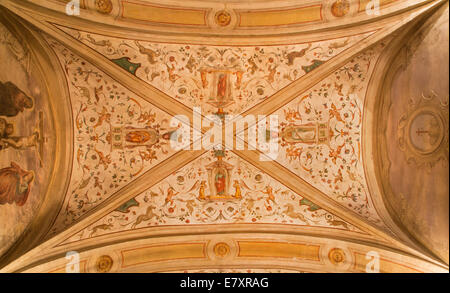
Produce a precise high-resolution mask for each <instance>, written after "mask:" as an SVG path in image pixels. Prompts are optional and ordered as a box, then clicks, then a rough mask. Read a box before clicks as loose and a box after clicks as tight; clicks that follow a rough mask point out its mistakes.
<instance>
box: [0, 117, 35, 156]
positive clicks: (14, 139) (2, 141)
mask: <svg viewBox="0 0 450 293" xmlns="http://www.w3.org/2000/svg"><path fill="white" fill-rule="evenodd" d="M13 133H14V125H13V124H12V123H8V122H7V121H6V120H5V119H3V118H0V150H3V149H6V148H8V147H12V148H14V149H18V150H24V149H27V148H30V147H34V146H36V144H37V142H38V139H39V133H38V132H37V131H36V132H35V133H33V134H32V135H30V136H12V134H13Z"/></svg>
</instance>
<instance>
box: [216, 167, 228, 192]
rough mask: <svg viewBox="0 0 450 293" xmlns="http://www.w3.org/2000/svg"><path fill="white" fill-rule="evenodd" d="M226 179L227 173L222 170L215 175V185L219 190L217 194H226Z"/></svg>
mask: <svg viewBox="0 0 450 293" xmlns="http://www.w3.org/2000/svg"><path fill="white" fill-rule="evenodd" d="M225 179H226V175H225V174H224V172H223V171H222V170H219V171H218V172H217V174H216V177H215V182H214V183H215V185H216V190H217V195H224V194H225Z"/></svg>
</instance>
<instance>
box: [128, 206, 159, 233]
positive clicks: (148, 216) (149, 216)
mask: <svg viewBox="0 0 450 293" xmlns="http://www.w3.org/2000/svg"><path fill="white" fill-rule="evenodd" d="M154 209H155V207H154V206H149V207H148V208H147V212H146V213H145V214H143V215H140V216H138V217H137V219H136V222H134V223H133V225H132V226H131V228H132V229H134V228H135V227H136V226H137V225H139V224H140V223H142V222H144V221H150V220H151V219H153V218H159V217H158V215H157V214H155V213H154V212H153V210H154Z"/></svg>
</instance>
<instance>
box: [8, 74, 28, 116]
mask: <svg viewBox="0 0 450 293" xmlns="http://www.w3.org/2000/svg"><path fill="white" fill-rule="evenodd" d="M33 105H34V102H33V99H32V98H30V97H29V96H27V95H26V94H25V93H24V92H23V91H21V90H20V89H19V88H18V87H17V86H16V85H15V84H14V83H12V82H5V83H3V82H1V81H0V116H7V117H14V116H17V114H19V113H20V112H23V111H24V110H25V109H31V108H33Z"/></svg>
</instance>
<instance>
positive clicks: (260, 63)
mask: <svg viewBox="0 0 450 293" xmlns="http://www.w3.org/2000/svg"><path fill="white" fill-rule="evenodd" d="M59 28H60V29H62V30H64V31H65V32H66V33H68V34H70V35H71V36H73V37H74V38H76V39H77V40H79V41H81V42H82V43H83V44H86V45H88V46H89V47H90V48H93V49H95V50H96V51H98V52H100V53H101V54H102V55H104V56H105V57H107V58H108V59H111V60H112V61H113V62H115V63H117V64H119V65H122V66H123V67H125V68H127V69H128V70H129V71H131V73H132V74H134V75H136V76H137V77H139V78H140V79H142V80H144V81H145V82H147V83H149V84H150V85H152V86H154V87H156V88H157V89H159V90H161V91H162V92H164V93H165V94H167V95H168V96H170V97H172V98H174V99H176V100H177V101H179V102H181V103H183V104H185V105H187V106H189V107H191V108H192V107H195V106H197V107H202V111H203V112H205V113H215V112H217V107H218V105H220V108H224V111H225V112H227V113H229V114H240V113H242V112H244V111H246V110H248V109H249V108H251V107H253V106H255V105H257V104H259V103H260V102H262V101H264V100H266V99H268V98H269V97H270V96H271V95H273V94H274V93H275V92H277V91H279V90H280V89H282V88H283V87H285V86H286V85H288V84H290V83H292V82H293V81H295V80H297V79H299V78H300V77H302V76H303V75H305V74H307V73H308V72H310V71H312V70H314V69H315V68H317V67H318V66H320V65H321V64H323V63H325V62H327V61H328V60H330V59H332V58H333V57H334V56H336V55H338V54H339V53H341V52H342V51H344V50H345V49H347V48H349V47H351V46H352V45H354V44H355V43H357V42H359V41H361V40H363V39H364V38H366V37H367V36H369V35H371V34H372V33H373V32H369V33H364V34H358V35H353V36H348V37H343V38H338V39H331V40H324V41H320V42H310V43H305V44H298V45H296V44H293V45H285V46H247V47H229V46H202V45H192V44H167V43H150V42H143V41H139V40H129V39H119V38H112V37H110V36H101V35H97V34H93V33H89V32H83V31H75V30H73V29H68V28H65V27H59ZM220 73H224V74H225V75H226V77H227V79H228V83H229V86H230V90H229V91H227V93H226V97H224V99H223V101H220V102H219V101H217V99H216V98H215V97H217V89H216V86H217V81H216V80H217V75H218V74H220Z"/></svg>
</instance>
